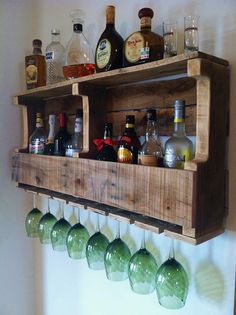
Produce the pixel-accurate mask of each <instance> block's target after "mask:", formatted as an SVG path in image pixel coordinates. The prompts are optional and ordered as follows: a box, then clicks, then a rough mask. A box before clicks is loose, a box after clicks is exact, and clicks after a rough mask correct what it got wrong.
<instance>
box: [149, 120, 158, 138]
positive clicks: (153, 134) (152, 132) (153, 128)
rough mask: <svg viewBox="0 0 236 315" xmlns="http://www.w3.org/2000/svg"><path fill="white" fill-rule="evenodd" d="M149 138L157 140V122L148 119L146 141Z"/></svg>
mask: <svg viewBox="0 0 236 315" xmlns="http://www.w3.org/2000/svg"><path fill="white" fill-rule="evenodd" d="M151 138H152V139H153V140H157V138H158V131H157V121H156V120H151V119H148V121H147V129H146V140H148V139H151Z"/></svg>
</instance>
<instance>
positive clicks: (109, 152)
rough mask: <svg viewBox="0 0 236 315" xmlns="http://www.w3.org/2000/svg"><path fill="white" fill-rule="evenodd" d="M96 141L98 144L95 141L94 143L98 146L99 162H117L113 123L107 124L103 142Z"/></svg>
mask: <svg viewBox="0 0 236 315" xmlns="http://www.w3.org/2000/svg"><path fill="white" fill-rule="evenodd" d="M96 140H97V142H96V141H95V142H94V143H95V144H97V148H98V154H97V160H100V161H110V162H116V161H117V154H116V151H115V149H114V147H113V145H114V143H113V141H112V123H105V127H104V136H103V140H102V141H99V140H101V139H96Z"/></svg>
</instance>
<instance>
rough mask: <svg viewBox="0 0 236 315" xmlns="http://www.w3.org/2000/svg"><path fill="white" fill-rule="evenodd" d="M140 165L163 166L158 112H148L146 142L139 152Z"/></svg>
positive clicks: (150, 110)
mask: <svg viewBox="0 0 236 315" xmlns="http://www.w3.org/2000/svg"><path fill="white" fill-rule="evenodd" d="M138 164H141V165H147V166H163V154H162V148H161V142H160V139H159V136H158V129H157V118H156V110H155V109H148V110H147V128H146V133H145V141H144V143H143V145H142V147H141V149H140V150H139V154H138Z"/></svg>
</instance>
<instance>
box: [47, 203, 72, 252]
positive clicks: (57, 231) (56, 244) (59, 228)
mask: <svg viewBox="0 0 236 315" xmlns="http://www.w3.org/2000/svg"><path fill="white" fill-rule="evenodd" d="M63 206H64V205H63V204H61V203H59V207H60V210H61V219H60V220H58V221H57V222H56V223H55V224H54V226H53V228H52V231H51V241H52V248H53V249H54V250H56V251H65V250H66V248H67V247H66V237H67V234H68V231H69V229H70V228H71V225H70V223H69V222H68V221H67V220H66V219H65V218H64V207H63Z"/></svg>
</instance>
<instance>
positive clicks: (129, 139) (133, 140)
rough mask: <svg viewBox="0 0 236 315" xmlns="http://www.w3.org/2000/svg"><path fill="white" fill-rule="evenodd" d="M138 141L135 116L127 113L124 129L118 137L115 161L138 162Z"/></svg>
mask: <svg viewBox="0 0 236 315" xmlns="http://www.w3.org/2000/svg"><path fill="white" fill-rule="evenodd" d="M139 148H140V141H139V138H138V137H137V134H136V132H135V116H134V115H127V116H126V124H125V131H124V133H123V135H122V136H121V138H120V141H119V147H118V152H117V161H118V162H120V163H130V164H137V163H138V150H139Z"/></svg>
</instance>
